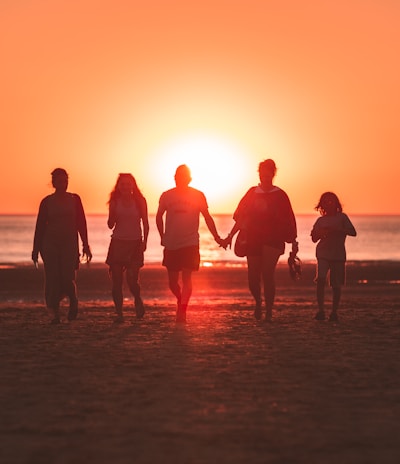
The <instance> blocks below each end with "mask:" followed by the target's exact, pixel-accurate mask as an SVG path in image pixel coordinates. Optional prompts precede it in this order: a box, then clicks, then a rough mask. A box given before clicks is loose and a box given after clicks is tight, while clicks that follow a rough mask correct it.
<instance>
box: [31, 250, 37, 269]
mask: <svg viewBox="0 0 400 464" xmlns="http://www.w3.org/2000/svg"><path fill="white" fill-rule="evenodd" d="M32 261H33V264H34V265H35V267H37V266H38V261H39V252H37V251H35V250H34V251H32Z"/></svg>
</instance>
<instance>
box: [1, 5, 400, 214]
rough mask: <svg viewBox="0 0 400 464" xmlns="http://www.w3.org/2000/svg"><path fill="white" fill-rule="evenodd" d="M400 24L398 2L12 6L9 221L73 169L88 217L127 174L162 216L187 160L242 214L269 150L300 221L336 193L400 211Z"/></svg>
mask: <svg viewBox="0 0 400 464" xmlns="http://www.w3.org/2000/svg"><path fill="white" fill-rule="evenodd" d="M399 20H400V3H399V2H395V1H391V0H382V1H375V0H373V1H365V2H360V1H355V0H338V1H335V2H325V1H320V0H306V1H304V2H303V1H302V2H299V1H295V0H285V1H282V2H280V1H279V2H278V1H269V0H268V1H260V0H248V1H246V2H245V1H238V2H226V1H223V0H213V1H211V0H210V1H209V0H203V1H202V2H199V1H197V0H195V1H190V2H188V1H186V0H185V1H184V0H174V1H171V2H166V1H162V0H149V1H148V2H139V1H132V2H131V1H129V2H128V1H125V0H116V1H113V2H111V1H109V0H106V1H102V2H98V1H95V0H81V1H80V2H76V1H59V2H37V1H34V0H26V1H24V2H20V1H15V2H12V1H10V2H5V3H4V2H3V4H2V6H1V15H0V39H1V41H2V44H3V45H4V46H2V47H1V49H0V59H1V62H2V69H3V72H2V73H0V108H1V111H0V122H1V124H0V153H1V156H2V160H5V162H4V163H3V169H2V170H1V172H0V214H1V213H35V212H36V210H37V207H38V204H39V201H40V199H41V198H42V197H43V196H44V195H46V194H48V193H50V192H51V188H50V187H49V180H50V172H51V171H52V170H53V169H54V168H55V167H58V166H61V167H64V168H65V169H66V170H67V171H68V173H69V174H70V190H71V191H75V192H77V193H79V194H80V195H81V197H82V200H83V202H84V205H85V209H86V210H87V212H92V213H105V212H106V202H107V198H108V194H109V192H110V190H111V189H112V186H113V185H114V183H115V179H116V177H117V174H118V173H119V172H123V171H128V172H132V174H133V175H134V176H135V177H136V179H137V181H138V184H139V185H140V187H141V188H142V190H143V193H144V194H145V195H146V198H147V199H148V203H149V209H150V211H152V212H154V211H155V210H156V208H157V203H158V198H159V196H160V194H161V193H162V191H163V189H165V188H168V187H170V186H171V185H172V183H173V171H174V169H175V168H176V166H175V165H176V164H177V163H181V162H183V163H187V164H188V165H190V167H191V169H192V174H193V182H192V185H193V186H194V187H197V188H200V189H202V190H204V192H205V193H206V195H207V198H208V199H209V202H210V209H212V210H213V211H215V212H218V213H228V214H231V213H232V211H233V209H234V208H235V206H236V204H237V201H238V199H239V198H240V196H241V195H242V194H243V192H244V191H245V190H246V189H247V188H248V187H250V186H251V185H254V183H256V182H257V165H258V163H259V162H260V161H261V160H262V159H265V158H268V157H271V158H274V159H275V161H276V164H277V166H278V175H277V178H276V183H277V184H278V185H280V186H282V187H283V188H284V189H285V190H286V191H287V192H288V194H289V195H290V197H291V200H292V203H293V208H294V210H295V212H296V213H311V212H313V207H314V204H315V202H316V201H317V199H318V197H319V196H320V194H321V193H322V192H323V191H325V190H333V191H335V192H336V193H337V194H338V195H339V197H340V198H341V199H342V201H343V203H344V204H345V205H346V210H347V211H348V212H349V213H379V214H385V213H386V214H387V213H390V214H399V213H400V208H399V203H398V201H397V196H398V195H397V193H398V192H397V190H398V187H397V184H398V181H397V175H398V172H399V170H400V164H399V163H400V162H399V156H398V154H399V152H400V137H399V131H398V127H397V126H398V123H397V120H398V114H399V110H400V93H399V85H398V83H399V81H400V61H399V60H398V59H397V57H398V56H399V55H400V33H399V27H398V24H399ZM210 158H211V160H210ZM21 185H22V186H23V188H21ZM371 186H374V188H371ZM235 189H236V190H235Z"/></svg>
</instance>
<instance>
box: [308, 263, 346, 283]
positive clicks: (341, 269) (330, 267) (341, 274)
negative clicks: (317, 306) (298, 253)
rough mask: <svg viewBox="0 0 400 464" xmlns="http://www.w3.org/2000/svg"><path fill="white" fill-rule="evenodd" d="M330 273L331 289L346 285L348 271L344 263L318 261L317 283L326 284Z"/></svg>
mask: <svg viewBox="0 0 400 464" xmlns="http://www.w3.org/2000/svg"><path fill="white" fill-rule="evenodd" d="M328 272H329V285H330V286H331V287H341V286H342V285H344V284H345V280H346V271H345V262H344V261H333V260H328V259H318V260H317V275H316V277H315V281H316V282H317V281H320V282H321V281H322V282H326V277H327V275H328Z"/></svg>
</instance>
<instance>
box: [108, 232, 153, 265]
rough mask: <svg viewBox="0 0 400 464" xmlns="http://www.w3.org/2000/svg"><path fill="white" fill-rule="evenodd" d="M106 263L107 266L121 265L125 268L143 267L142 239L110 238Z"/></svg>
mask: <svg viewBox="0 0 400 464" xmlns="http://www.w3.org/2000/svg"><path fill="white" fill-rule="evenodd" d="M106 263H107V264H108V265H109V266H122V267H124V268H126V269H128V268H133V267H136V268H139V267H143V265H144V253H143V247H142V241H141V240H118V239H116V238H112V239H111V242H110V246H109V247H108V253H107V259H106Z"/></svg>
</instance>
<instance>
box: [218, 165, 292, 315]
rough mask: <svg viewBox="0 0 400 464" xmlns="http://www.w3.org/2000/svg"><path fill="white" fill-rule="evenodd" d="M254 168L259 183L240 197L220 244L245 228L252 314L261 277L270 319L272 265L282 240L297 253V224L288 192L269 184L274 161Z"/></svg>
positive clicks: (258, 312) (258, 297)
mask: <svg viewBox="0 0 400 464" xmlns="http://www.w3.org/2000/svg"><path fill="white" fill-rule="evenodd" d="M258 172H259V178H260V183H259V184H258V186H256V187H252V188H250V189H249V190H248V191H247V193H246V194H245V195H244V197H243V198H242V199H241V200H240V202H239V205H238V207H237V209H236V211H235V213H234V216H233V218H234V220H235V221H236V222H235V224H234V226H233V228H232V230H231V232H230V233H229V234H228V236H227V238H226V239H225V241H224V245H229V244H230V243H231V241H232V238H233V237H234V235H235V234H236V233H237V232H238V231H239V230H241V229H242V230H245V231H246V234H247V250H246V256H247V269H248V284H249V289H250V292H251V294H252V296H253V298H254V300H255V311H254V316H255V318H256V319H257V320H261V319H262V295H261V280H262V282H263V287H264V300H265V320H266V321H267V322H270V321H271V320H272V309H273V305H274V301H275V268H276V265H277V263H278V260H279V256H280V255H282V254H283V253H284V251H285V242H288V243H291V244H292V253H293V255H294V256H295V255H296V254H297V252H298V243H297V241H296V237H297V227H296V219H295V216H294V214H293V210H292V206H291V204H290V200H289V197H288V195H287V194H286V193H285V192H284V191H283V190H282V189H281V188H279V187H277V186H275V185H274V184H273V179H274V177H275V174H276V165H275V162H274V161H273V160H272V159H267V160H265V161H262V162H261V163H260V164H259V167H258Z"/></svg>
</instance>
